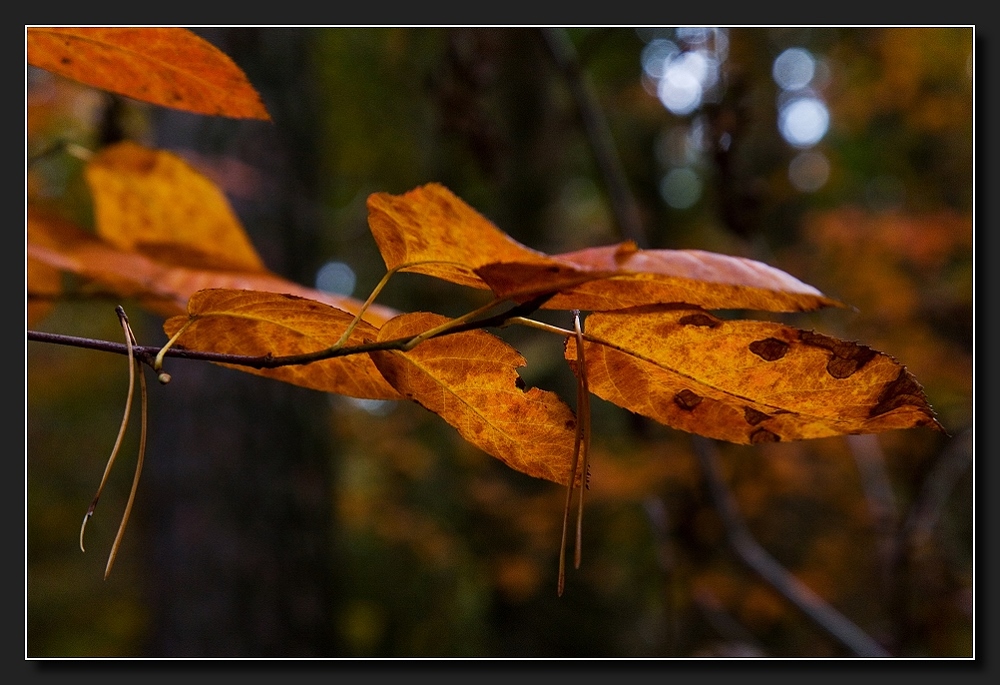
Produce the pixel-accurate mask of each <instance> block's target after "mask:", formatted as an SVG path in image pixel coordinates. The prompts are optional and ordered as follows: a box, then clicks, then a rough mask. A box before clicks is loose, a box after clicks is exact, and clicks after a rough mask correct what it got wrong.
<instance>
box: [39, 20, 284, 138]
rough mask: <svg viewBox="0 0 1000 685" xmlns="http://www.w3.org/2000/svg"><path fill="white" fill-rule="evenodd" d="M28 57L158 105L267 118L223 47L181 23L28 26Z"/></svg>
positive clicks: (70, 75)
mask: <svg viewBox="0 0 1000 685" xmlns="http://www.w3.org/2000/svg"><path fill="white" fill-rule="evenodd" d="M26 43H27V51H28V64H31V65H33V66H36V67H39V68H41V69H45V70H47V71H51V72H52V73H55V74H59V75H60V76H65V77H67V78H71V79H74V80H76V81H80V82H81V83H85V84H87V85H89V86H94V87H95V88H101V89H103V90H107V91H111V92H113V93H118V94H120V95H125V96H127V97H130V98H134V99H136V100H142V101H144V102H151V103H153V104H155V105H160V106H163V107H172V108H174V109H182V110H187V111H189V112H197V113H199V114H214V115H219V116H226V117H234V118H249V119H264V120H270V118H271V117H270V115H268V113H267V110H266V109H265V108H264V105H263V103H261V100H260V95H259V94H258V93H257V91H256V90H255V89H254V87H253V86H252V85H250V82H249V81H248V80H247V77H246V75H245V74H244V73H243V71H242V70H241V69H240V68H239V67H238V66H236V64H235V63H234V62H233V61H232V60H231V59H230V58H229V56H228V55H226V54H225V53H224V52H222V51H221V50H219V49H218V48H216V47H215V46H214V45H212V44H211V43H209V42H208V41H206V40H204V39H202V38H200V37H199V36H198V35H196V34H195V33H192V32H191V31H189V30H188V29H182V28H28V29H27V36H26Z"/></svg>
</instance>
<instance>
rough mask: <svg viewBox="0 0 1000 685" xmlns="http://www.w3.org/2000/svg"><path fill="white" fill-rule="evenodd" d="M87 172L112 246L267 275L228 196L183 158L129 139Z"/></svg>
mask: <svg viewBox="0 0 1000 685" xmlns="http://www.w3.org/2000/svg"><path fill="white" fill-rule="evenodd" d="M85 173H86V177H87V183H88V184H89V186H90V191H91V193H92V194H93V197H94V217H95V223H96V226H97V232H98V234H99V235H100V236H102V237H103V238H104V239H105V240H107V241H108V242H109V243H111V244H112V245H114V246H116V247H119V248H121V249H123V250H130V251H137V252H142V253H143V254H145V255H147V256H151V257H154V258H156V259H157V260H158V261H160V262H164V263H178V264H184V265H186V266H202V267H212V268H218V269H233V270H240V271H263V270H264V264H263V262H262V261H261V259H260V257H259V256H258V255H257V252H256V250H254V248H253V245H252V244H251V243H250V239H249V238H248V237H247V235H246V232H245V231H244V230H243V226H242V224H241V223H240V221H239V219H238V218H237V217H236V214H235V212H233V210H232V208H231V207H230V205H229V201H228V200H227V199H226V196H225V195H224V194H223V193H222V191H221V190H219V188H218V186H216V185H215V183H213V182H212V181H211V180H210V179H208V178H207V177H205V176H203V175H202V174H200V173H198V172H197V171H195V170H194V169H192V168H191V167H190V166H189V165H188V164H187V162H185V161H184V160H183V159H181V158H180V157H178V156H177V155H174V154H172V153H170V152H166V151H163V150H151V149H148V148H145V147H143V146H141V145H137V144H135V143H131V142H127V141H126V142H122V143H118V144H117V145H113V146H111V147H108V148H105V149H104V150H102V151H101V152H100V153H99V154H98V155H97V156H95V157H94V158H93V159H91V160H90V162H88V164H87V167H86V172H85Z"/></svg>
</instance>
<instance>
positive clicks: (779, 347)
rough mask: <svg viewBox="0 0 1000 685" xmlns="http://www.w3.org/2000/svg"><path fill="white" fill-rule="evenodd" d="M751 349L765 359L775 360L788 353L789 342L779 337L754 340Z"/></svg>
mask: <svg viewBox="0 0 1000 685" xmlns="http://www.w3.org/2000/svg"><path fill="white" fill-rule="evenodd" d="M749 349H750V351H751V352H753V353H754V354H755V355H757V356H758V357H760V358H761V359H763V360H764V361H769V362H774V361H777V360H779V359H781V358H782V357H784V356H785V355H786V354H788V343H786V342H785V341H784V340H778V339H777V338H764V339H763V340H754V341H753V342H752V343H750V345H749Z"/></svg>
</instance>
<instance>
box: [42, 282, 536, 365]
mask: <svg viewBox="0 0 1000 685" xmlns="http://www.w3.org/2000/svg"><path fill="white" fill-rule="evenodd" d="M551 297H552V293H548V294H545V295H541V296H539V297H536V298H534V299H532V300H529V301H527V302H524V303H522V304H518V305H514V306H513V307H510V308H509V309H507V310H505V311H503V312H500V313H499V314H495V315H493V316H488V317H485V318H483V319H478V320H476V321H466V322H462V323H458V324H456V325H454V326H452V327H450V328H447V329H446V330H442V331H441V332H439V333H437V334H435V335H433V336H428V337H427V339H430V338H431V337H442V336H446V335H454V334H455V333H461V332H464V331H470V330H479V329H485V328H498V327H502V326H505V325H507V324H508V323H510V322H512V321H514V320H516V319H519V318H521V317H524V316H527V315H528V314H530V313H532V312H534V311H536V310H537V309H538V308H539V307H540V306H541V305H542V304H544V303H545V301H546V300H548V299H549V298H551ZM27 335H28V340H29V341H34V342H44V343H51V344H55V345H67V346H69V347H79V348H83V349H89V350H98V351H100V352H110V353H112V354H121V355H125V356H128V354H129V348H128V346H127V345H125V344H124V343H115V342H111V341H108V340H95V339H93V338H82V337H78V336H73V335H62V334H59V333H48V332H45V331H32V330H29V331H28V332H27ZM422 335H424V334H420V335H415V336H408V337H405V338H396V339H394V340H383V341H381V342H373V343H363V344H361V345H350V346H344V347H335V348H326V349H323V350H317V351H316V352H306V353H303V354H292V355H286V356H281V357H276V356H273V355H271V354H266V355H258V356H248V355H242V354H225V353H221V352H206V351H200V350H186V349H182V348H177V347H171V348H170V349H168V350H166V352H165V353H164V354H163V356H164V357H172V358H175V359H188V360H193V361H206V362H215V363H219V364H231V365H234V366H246V367H249V368H253V369H275V368H278V367H282V366H299V365H302V364H311V363H313V362H318V361H322V360H324V359H334V358H336V357H346V356H349V355H352V354H364V353H367V352H376V351H381V350H403V351H405V350H406V349H408V348H409V347H411V346H412V345H413V343H414V341H415V340H417V339H419V338H420V337H421V336H422ZM161 350H162V348H160V347H154V346H149V345H133V346H132V349H131V353H132V354H133V355H134V356H135V358H136V360H137V361H140V362H142V363H143V364H146V365H147V366H149V367H150V368H152V369H154V370H157V369H156V366H155V365H156V356H157V355H158V354H159V353H160V352H161Z"/></svg>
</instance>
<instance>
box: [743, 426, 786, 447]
mask: <svg viewBox="0 0 1000 685" xmlns="http://www.w3.org/2000/svg"><path fill="white" fill-rule="evenodd" d="M763 442H781V438H779V437H778V436H777V435H775V434H774V433H772V432H771V431H769V430H767V429H766V428H758V429H757V430H755V431H754V432H753V433H751V434H750V444H751V445H759V444H761V443H763Z"/></svg>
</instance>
